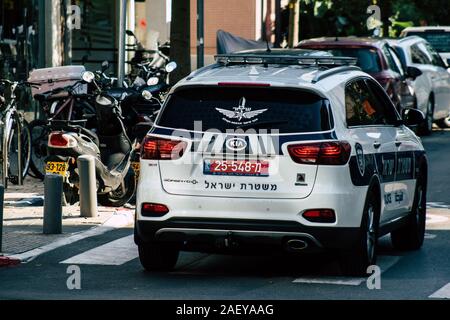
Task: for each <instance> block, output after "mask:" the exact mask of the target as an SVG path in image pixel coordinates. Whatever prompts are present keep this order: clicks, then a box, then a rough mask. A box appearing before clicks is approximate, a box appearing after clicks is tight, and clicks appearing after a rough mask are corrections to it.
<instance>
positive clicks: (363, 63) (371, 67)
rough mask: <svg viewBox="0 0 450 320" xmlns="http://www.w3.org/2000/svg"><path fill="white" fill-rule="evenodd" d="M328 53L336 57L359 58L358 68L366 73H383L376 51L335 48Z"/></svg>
mask: <svg viewBox="0 0 450 320" xmlns="http://www.w3.org/2000/svg"><path fill="white" fill-rule="evenodd" d="M322 50H324V49H322ZM328 51H329V52H330V53H332V54H333V55H334V56H339V57H341V56H342V57H354V58H357V59H358V61H357V65H358V67H360V68H361V69H362V70H363V71H364V72H367V73H376V72H380V71H381V64H380V57H379V56H378V52H377V50H376V49H366V48H335V49H330V50H328Z"/></svg>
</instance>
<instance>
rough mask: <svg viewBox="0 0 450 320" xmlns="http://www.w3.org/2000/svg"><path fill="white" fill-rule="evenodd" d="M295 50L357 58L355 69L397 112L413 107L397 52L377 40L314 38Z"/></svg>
mask: <svg viewBox="0 0 450 320" xmlns="http://www.w3.org/2000/svg"><path fill="white" fill-rule="evenodd" d="M297 48H302V49H315V50H323V51H328V52H330V53H332V54H333V55H334V56H346V57H355V58H358V62H357V64H358V66H359V67H360V68H361V69H362V70H363V71H364V72H366V73H368V74H370V75H371V76H372V77H374V78H375V79H376V80H377V81H378V82H379V83H380V84H381V85H382V86H383V88H384V89H385V90H386V92H387V93H388V95H389V97H390V98H391V100H392V102H393V103H394V105H395V106H396V107H397V110H398V111H401V109H403V108H409V107H413V105H414V97H413V95H412V90H411V87H410V82H409V80H410V79H411V78H414V77H413V76H412V75H409V74H408V72H411V70H408V72H407V71H406V70H407V69H406V67H404V66H403V65H402V63H401V60H400V59H399V57H398V55H397V53H396V51H395V49H394V48H392V47H391V46H390V45H389V43H388V41H387V40H385V39H380V38H356V37H345V38H316V39H309V40H304V41H301V42H300V43H299V44H298V45H297Z"/></svg>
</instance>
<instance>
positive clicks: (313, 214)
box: [303, 209, 336, 223]
mask: <svg viewBox="0 0 450 320" xmlns="http://www.w3.org/2000/svg"><path fill="white" fill-rule="evenodd" d="M303 217H304V218H305V219H306V220H308V221H311V222H322V223H333V222H336V215H335V213H334V210H332V209H311V210H306V211H305V212H303Z"/></svg>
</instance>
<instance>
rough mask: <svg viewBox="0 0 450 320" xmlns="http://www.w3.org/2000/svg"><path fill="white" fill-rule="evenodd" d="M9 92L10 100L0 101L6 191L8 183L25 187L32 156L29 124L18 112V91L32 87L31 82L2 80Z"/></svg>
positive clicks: (0, 175) (0, 178)
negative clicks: (24, 87)
mask: <svg viewBox="0 0 450 320" xmlns="http://www.w3.org/2000/svg"><path fill="white" fill-rule="evenodd" d="M0 83H1V84H3V85H5V86H6V87H7V88H6V91H8V90H9V99H5V98H4V97H2V99H0V100H1V101H3V102H0V126H1V128H2V129H1V130H0V138H1V139H0V141H1V143H0V146H1V152H2V159H1V166H0V182H1V183H2V184H3V186H4V187H5V189H6V188H7V187H8V182H11V183H12V184H15V185H23V179H24V178H25V176H26V175H27V173H28V168H29V165H30V154H31V136H30V131H29V129H28V124H27V122H26V120H25V119H24V118H23V115H22V113H20V112H19V111H18V110H17V100H16V90H17V88H19V87H22V86H32V85H35V84H32V83H29V82H17V81H10V80H6V79H2V80H0Z"/></svg>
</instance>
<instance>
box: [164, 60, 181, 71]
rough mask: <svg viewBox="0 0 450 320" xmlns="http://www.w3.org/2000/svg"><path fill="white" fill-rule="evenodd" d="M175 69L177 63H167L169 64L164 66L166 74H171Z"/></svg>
mask: <svg viewBox="0 0 450 320" xmlns="http://www.w3.org/2000/svg"><path fill="white" fill-rule="evenodd" d="M177 67H178V66H177V63H176V62H175V61H172V62H169V63H168V64H167V65H166V72H167V73H171V72H173V71H174V70H175V69H176V68H177Z"/></svg>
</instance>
